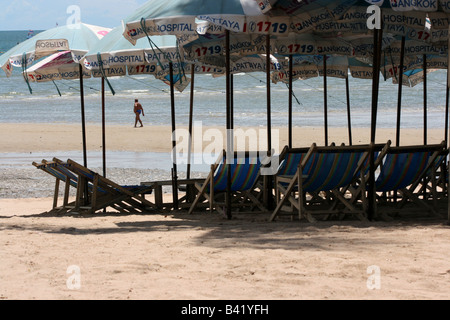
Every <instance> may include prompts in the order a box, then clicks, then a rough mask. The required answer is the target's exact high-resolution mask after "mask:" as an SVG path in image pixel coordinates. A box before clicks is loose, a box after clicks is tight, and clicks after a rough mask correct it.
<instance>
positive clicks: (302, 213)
mask: <svg viewBox="0 0 450 320" xmlns="http://www.w3.org/2000/svg"><path fill="white" fill-rule="evenodd" d="M370 150H371V149H370V148H369V146H368V145H364V146H330V147H318V146H317V145H316V144H313V145H312V146H311V147H310V148H309V150H308V152H307V153H306V155H304V156H303V158H302V161H301V163H300V164H299V165H298V167H297V170H296V172H295V174H294V175H293V176H278V177H277V185H276V188H278V189H279V191H280V193H281V194H282V198H281V200H279V201H278V202H277V206H276V208H275V210H274V211H273V213H272V215H271V217H270V220H271V221H273V220H274V219H275V218H276V217H277V215H278V214H279V213H280V212H281V208H282V207H283V205H284V204H285V203H286V202H287V201H289V202H290V204H292V205H293V206H294V207H295V208H296V209H297V210H298V212H299V219H302V218H303V217H305V218H306V219H307V220H308V221H310V222H314V221H316V219H315V218H314V217H312V214H313V213H315V214H317V213H325V214H330V213H332V211H331V210H332V209H333V210H336V211H339V212H340V213H346V214H354V215H357V216H358V217H359V218H360V219H362V220H365V217H364V210H362V209H358V208H357V207H356V206H355V205H353V204H351V203H350V202H349V201H348V199H346V198H345V195H344V194H343V192H342V189H344V190H346V188H348V186H349V185H350V184H351V183H353V182H354V181H355V179H356V178H357V177H358V176H359V175H360V174H361V172H362V171H363V170H364V169H363V166H364V163H365V162H366V161H367V157H368V155H369V152H370ZM295 189H298V192H297V194H298V195H297V196H295V192H293V191H295ZM321 192H325V193H328V195H331V196H332V197H333V198H334V201H337V202H339V203H340V204H342V205H344V209H340V208H338V206H337V205H336V204H330V203H327V201H322V202H321V203H320V204H318V203H316V202H308V201H306V194H307V193H309V194H318V193H321ZM324 205H325V207H326V208H325V210H322V209H323V206H324Z"/></svg>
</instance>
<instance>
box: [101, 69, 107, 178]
mask: <svg viewBox="0 0 450 320" xmlns="http://www.w3.org/2000/svg"><path fill="white" fill-rule="evenodd" d="M102 152H103V176H104V177H105V178H106V126H105V78H103V77H102Z"/></svg>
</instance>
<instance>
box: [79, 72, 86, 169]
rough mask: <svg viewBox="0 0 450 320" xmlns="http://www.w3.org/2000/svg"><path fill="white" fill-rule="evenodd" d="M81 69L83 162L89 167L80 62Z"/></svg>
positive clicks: (81, 76)
mask: <svg viewBox="0 0 450 320" xmlns="http://www.w3.org/2000/svg"><path fill="white" fill-rule="evenodd" d="M79 71H80V101H81V130H82V138H83V164H84V166H85V167H87V154H86V153H87V152H86V122H85V115H84V86H83V69H82V67H81V64H79Z"/></svg>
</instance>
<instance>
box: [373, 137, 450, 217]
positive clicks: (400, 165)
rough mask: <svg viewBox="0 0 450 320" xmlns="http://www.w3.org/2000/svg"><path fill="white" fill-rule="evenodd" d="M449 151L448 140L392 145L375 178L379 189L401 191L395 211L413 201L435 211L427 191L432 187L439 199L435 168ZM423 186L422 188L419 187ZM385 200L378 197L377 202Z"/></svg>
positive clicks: (398, 192) (434, 194)
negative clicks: (426, 193) (401, 145)
mask: <svg viewBox="0 0 450 320" xmlns="http://www.w3.org/2000/svg"><path fill="white" fill-rule="evenodd" d="M446 152H447V151H446V149H445V142H442V143H441V144H433V145H424V146H404V147H390V148H389V149H388V151H387V153H386V155H385V158H384V159H383V161H382V162H381V163H380V173H379V175H378V177H377V178H376V181H375V186H376V192H382V193H387V192H394V193H396V195H397V194H398V195H399V198H400V200H401V201H399V202H398V203H394V205H391V206H392V207H393V209H395V210H398V209H401V208H403V207H404V206H405V205H406V204H407V203H411V202H412V203H414V204H415V205H416V207H417V208H420V209H421V210H426V211H428V212H430V213H433V214H436V213H437V212H436V208H435V206H433V205H430V204H429V203H428V201H427V197H426V196H424V192H425V191H426V190H427V189H428V190H431V193H432V198H433V199H435V198H436V193H435V192H436V188H435V186H436V169H437V168H438V167H439V166H440V164H441V163H442V161H444V159H445V157H446ZM420 185H422V187H419V186H420ZM427 186H428V187H427ZM382 200H383V198H382V197H379V201H378V202H377V205H378V204H380V203H381V202H382ZM388 205H389V204H388ZM388 209H389V208H388Z"/></svg>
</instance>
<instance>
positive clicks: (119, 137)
mask: <svg viewBox="0 0 450 320" xmlns="http://www.w3.org/2000/svg"><path fill="white" fill-rule="evenodd" d="M296 131H297V133H296V140H295V141H297V142H298V146H305V145H309V144H310V143H311V142H318V143H319V144H320V142H321V141H319V140H320V139H323V132H322V130H320V129H308V130H302V129H299V128H297V129H296ZM357 131H358V130H354V137H357V138H354V143H355V144H356V143H358V142H359V140H361V143H367V141H368V138H367V137H368V130H367V129H364V130H363V129H361V131H359V132H357ZM404 132H405V134H404V136H402V139H404V144H418V143H421V141H422V140H421V139H422V138H421V137H422V133H421V131H420V130H416V131H415V130H411V131H409V132H408V133H407V132H406V130H405V131H404ZM107 133H108V137H107V146H108V150H131V151H149V150H151V151H158V150H160V151H167V150H170V148H169V147H166V144H167V145H168V146H170V128H166V127H163V128H156V127H144V128H140V129H134V128H128V127H120V126H116V127H111V126H109V127H108V129H107ZM0 134H1V135H2V136H3V137H12V138H11V139H2V140H1V141H0V150H1V151H2V152H35V151H36V152H37V151H45V150H48V151H52V150H53V151H54V150H68V151H71V150H79V148H80V146H81V144H80V143H79V141H80V136H81V130H80V129H79V127H78V126H76V125H46V126H45V125H38V124H29V125H16V124H15V125H10V124H1V125H0ZM166 134H168V135H169V138H168V137H167V136H166ZM330 135H332V136H333V137H334V138H335V139H336V141H337V142H338V141H339V142H345V141H346V139H347V138H346V131H345V129H333V128H332V129H330ZM383 135H384V136H383ZM441 135H443V134H442V133H441V130H436V131H435V132H434V131H433V130H431V131H430V132H429V143H433V142H440V140H442V139H441V138H440V136H441ZM393 136H394V135H393V130H386V131H385V132H384V133H383V130H379V140H380V141H384V140H387V139H388V138H392V137H393ZM94 137H96V138H94ZM100 137H101V128H100V127H99V126H88V141H89V149H90V150H99V148H100V146H101V139H100ZM95 139H98V140H95ZM282 139H285V138H284V137H282ZM330 141H333V139H330ZM281 144H282V143H281ZM0 183H1V182H0ZM166 196H170V195H166ZM51 203H52V201H51V199H49V198H43V199H40V198H33V199H24V198H16V199H0V248H1V250H0V299H152V300H156V299H158V300H159V299H186V300H188V299H192V300H199V299H208V300H209V299H224V300H228V299H256V300H259V299H274V300H279V299H283V300H298V299H414V300H418V299H427V300H435V299H436V300H437V299H439V300H447V299H449V297H450V256H449V254H448V252H450V236H449V235H450V227H449V226H448V225H447V219H446V218H445V215H443V217H442V219H440V218H429V217H426V216H416V217H410V218H403V219H396V220H394V221H392V222H380V221H377V222H370V223H366V222H359V221H350V220H343V221H326V222H325V221H320V222H318V223H316V224H309V223H306V222H299V221H289V220H284V219H280V220H277V221H275V222H267V218H268V215H262V214H235V215H234V216H233V219H232V220H226V219H224V218H223V217H222V216H220V215H218V214H194V215H189V216H188V215H186V214H185V213H174V214H168V215H164V214H148V215H117V214H114V213H106V214H96V215H91V216H63V217H60V216H58V217H57V216H54V215H49V214H46V213H44V212H45V211H47V210H48V209H50V207H51ZM78 272H79V273H78ZM78 275H79V276H80V278H79V279H80V282H76V281H75V282H73V281H72V282H71V281H70V280H74V279H75V277H76V276H78ZM74 284H79V285H80V286H79V288H78V287H76V286H75V287H74Z"/></svg>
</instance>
